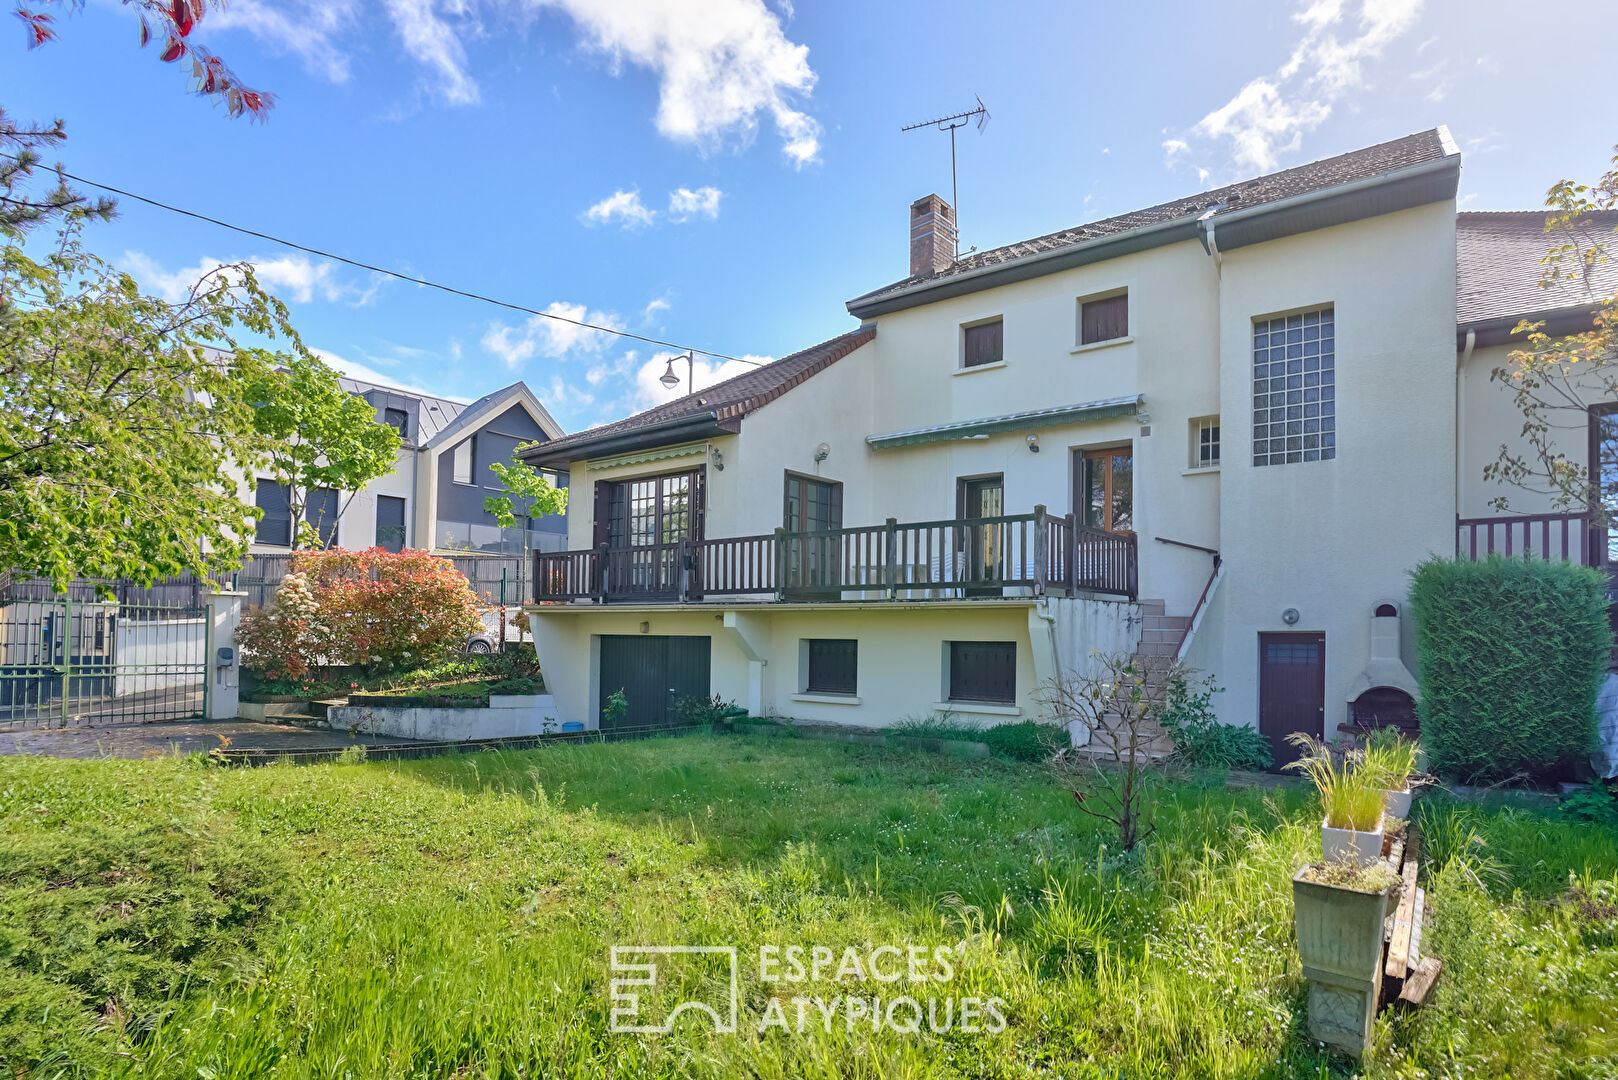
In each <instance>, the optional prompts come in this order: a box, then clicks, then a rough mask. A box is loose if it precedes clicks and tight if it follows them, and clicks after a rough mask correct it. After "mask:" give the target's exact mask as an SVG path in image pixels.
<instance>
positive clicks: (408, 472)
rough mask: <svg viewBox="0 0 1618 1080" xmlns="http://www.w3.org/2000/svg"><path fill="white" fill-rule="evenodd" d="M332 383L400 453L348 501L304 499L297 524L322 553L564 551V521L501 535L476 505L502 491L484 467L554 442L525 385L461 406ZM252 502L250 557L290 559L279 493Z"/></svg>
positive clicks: (327, 495) (265, 485) (265, 491)
mask: <svg viewBox="0 0 1618 1080" xmlns="http://www.w3.org/2000/svg"><path fill="white" fill-rule="evenodd" d="M339 382H340V383H341V384H342V387H343V389H344V390H346V391H348V392H349V393H351V394H354V395H356V396H358V397H363V398H364V399H365V400H366V401H368V402H370V404H371V405H372V406H373V407H374V408H375V409H376V418H377V420H378V421H380V422H382V423H386V424H390V425H392V426H393V427H394V428H395V429H396V430H397V431H398V432H399V437H400V439H401V445H400V447H399V457H398V464H397V467H396V468H395V469H394V470H393V472H391V473H389V474H388V475H387V476H383V477H380V478H378V479H376V480H373V481H371V482H370V483H369V484H367V485H366V486H365V488H364V489H363V490H361V491H359V492H356V493H354V497H353V498H352V499H349V498H348V495H347V493H343V492H336V491H331V490H323V491H316V492H311V493H310V494H309V497H308V500H307V503H306V508H305V517H306V518H307V520H308V521H309V522H310V524H312V525H314V526H315V527H316V528H317V529H318V530H319V531H320V533H321V538H322V540H323V541H324V542H325V543H326V545H327V546H328V547H344V548H368V547H372V546H380V547H385V548H388V549H390V550H392V551H398V550H401V549H402V548H406V547H410V548H426V549H429V550H432V551H438V552H472V553H483V554H497V555H525V554H527V553H528V552H529V551H534V550H537V551H555V550H559V549H560V548H562V547H564V546H565V542H566V536H567V518H566V515H565V514H556V515H550V516H546V517H540V518H534V519H531V520H529V521H528V522H526V527H523V526H519V527H517V528H511V529H501V528H500V526H499V525H498V524H496V522H495V520H494V516H493V515H492V514H489V513H488V512H487V511H485V510H484V509H483V499H484V497H485V496H488V495H497V494H499V493H500V492H501V491H502V490H503V488H502V486H501V484H500V480H499V477H497V476H496V475H495V474H494V473H493V472H491V471H490V470H489V465H490V464H491V463H493V462H509V461H510V460H511V457H512V453H513V451H514V450H515V449H516V448H517V446H518V444H520V443H527V442H541V443H543V442H546V441H549V440H551V439H555V438H558V437H560V436H561V434H562V429H561V427H560V426H559V425H558V424H557V423H556V421H555V420H553V419H551V415H550V413H548V412H546V411H545V406H544V405H542V404H540V402H539V399H538V398H537V397H535V396H534V393H533V391H532V390H530V389H528V386H527V385H526V384H525V383H521V382H517V383H512V384H511V385H510V386H507V387H504V388H502V389H499V390H496V391H494V392H493V393H492V394H485V395H484V396H483V397H481V398H479V399H478V400H476V401H474V402H472V403H471V404H466V403H464V402H459V401H450V400H448V399H447V398H438V397H431V396H429V395H427V394H421V393H417V392H415V391H412V390H401V389H399V388H398V387H394V386H383V385H381V384H379V383H372V382H363V381H361V380H359V379H349V378H342V379H340V380H339ZM553 482H554V483H557V484H558V485H560V486H566V484H567V473H566V470H565V469H564V470H562V471H561V472H560V473H559V474H558V475H555V476H553ZM253 498H254V499H255V501H256V503H257V505H258V507H259V509H261V510H263V511H264V517H263V518H262V519H261V520H260V521H259V523H258V534H257V536H256V538H255V540H254V543H253V551H254V552H255V553H259V554H263V553H271V552H277V551H287V550H290V545H291V540H292V521H291V513H290V511H289V509H288V505H287V492H286V488H285V486H284V485H282V484H277V483H275V482H274V481H272V480H267V479H264V478H258V479H257V480H256V483H255V485H254V491H253ZM345 507H346V508H345ZM339 514H340V515H341V516H340V517H339Z"/></svg>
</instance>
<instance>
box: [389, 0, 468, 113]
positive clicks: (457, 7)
mask: <svg viewBox="0 0 1618 1080" xmlns="http://www.w3.org/2000/svg"><path fill="white" fill-rule="evenodd" d="M385 6H386V8H387V11H388V15H389V17H390V18H391V19H392V20H393V29H394V31H395V32H396V33H397V34H398V35H399V40H400V41H402V42H404V47H405V51H406V52H407V53H409V54H410V55H411V56H412V57H414V58H415V59H416V60H418V61H420V62H421V63H423V64H425V65H427V67H429V68H431V69H432V70H433V71H434V72H436V74H437V76H438V85H437V90H438V93H439V94H440V95H442V96H443V98H444V100H445V101H447V102H449V103H450V104H451V105H474V104H476V103H477V101H478V98H479V97H480V94H479V92H478V84H477V83H476V82H475V81H474V80H473V78H472V76H471V75H469V74H467V71H466V49H465V47H464V46H463V45H462V44H461V39H460V36H459V34H458V33H457V32H456V30H455V28H454V27H452V26H451V25H450V24H449V23H448V22H447V21H445V20H444V18H443V17H442V16H441V14H440V11H441V9H442V10H443V11H444V12H445V13H447V14H450V15H455V16H461V17H465V16H466V15H467V13H468V8H467V6H466V4H465V3H462V2H458V0H447V2H446V3H442V4H440V3H435V2H434V0H385Z"/></svg>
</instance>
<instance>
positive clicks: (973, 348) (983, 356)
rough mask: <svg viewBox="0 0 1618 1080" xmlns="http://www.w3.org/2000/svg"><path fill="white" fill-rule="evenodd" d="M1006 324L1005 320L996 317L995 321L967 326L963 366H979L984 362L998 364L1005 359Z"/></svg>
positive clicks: (962, 359)
mask: <svg viewBox="0 0 1618 1080" xmlns="http://www.w3.org/2000/svg"><path fill="white" fill-rule="evenodd" d="M1005 325H1006V324H1005V321H1004V320H1002V319H996V320H994V321H993V322H986V323H978V324H977V325H976V326H968V327H966V328H965V330H964V337H965V350H966V351H965V353H963V354H962V358H961V366H962V367H979V366H981V365H983V364H998V363H1000V361H1002V360H1004V359H1005V358H1006V349H1005V333H1004V331H1005Z"/></svg>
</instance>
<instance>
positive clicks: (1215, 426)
mask: <svg viewBox="0 0 1618 1080" xmlns="http://www.w3.org/2000/svg"><path fill="white" fill-rule="evenodd" d="M1218 464H1219V417H1217V416H1199V417H1197V418H1195V419H1194V420H1192V421H1191V467H1192V468H1193V469H1211V468H1213V467H1214V466H1216V465H1218Z"/></svg>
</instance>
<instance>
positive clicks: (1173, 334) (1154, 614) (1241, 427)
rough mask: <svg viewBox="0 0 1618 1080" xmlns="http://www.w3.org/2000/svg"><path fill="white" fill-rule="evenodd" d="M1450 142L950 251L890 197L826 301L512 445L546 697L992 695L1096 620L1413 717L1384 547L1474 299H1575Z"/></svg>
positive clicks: (827, 708) (1413, 523)
mask: <svg viewBox="0 0 1618 1080" xmlns="http://www.w3.org/2000/svg"><path fill="white" fill-rule="evenodd" d="M1460 168H1461V158H1460V153H1459V151H1458V150H1457V148H1456V146H1455V144H1454V142H1453V141H1452V140H1451V138H1450V136H1449V133H1448V131H1447V130H1446V129H1444V128H1438V129H1435V130H1431V131H1426V132H1421V133H1419V134H1416V135H1411V136H1408V137H1406V138H1402V139H1397V140H1394V141H1392V142H1388V143H1383V144H1380V145H1378V146H1373V147H1369V148H1366V149H1363V150H1358V151H1355V152H1353V153H1348V154H1343V155H1341V156H1338V157H1334V158H1329V159H1326V160H1323V161H1318V162H1314V163H1312V164H1309V165H1304V166H1301V167H1298V168H1294V169H1288V170H1285V171H1283V172H1279V173H1275V174H1272V175H1269V176H1263V177H1259V178H1256V179H1253V180H1249V181H1245V182H1242V183H1239V184H1234V185H1231V186H1228V187H1224V188H1219V189H1216V190H1212V191H1205V192H1201V193H1199V194H1197V195H1193V196H1191V197H1188V198H1185V199H1180V200H1176V201H1174V202H1170V203H1164V204H1162V205H1158V206H1153V207H1148V208H1145V209H1142V210H1138V211H1135V212H1132V213H1129V214H1124V215H1121V216H1119V217H1115V218H1110V219H1107V220H1104V221H1098V222H1093V223H1090V224H1088V225H1082V226H1079V227H1077V228H1072V229H1067V230H1063V231H1061V232H1056V233H1051V234H1049V235H1047V236H1042V237H1037V238H1035V239H1032V240H1027V241H1023V242H1020V243H1015V244H1010V245H1007V246H1005V247H1001V248H996V249H993V250H989V251H984V252H979V253H975V254H971V255H968V256H966V257H964V258H960V259H957V258H956V257H955V230H954V221H953V212H952V211H951V208H950V207H949V205H948V204H947V203H945V202H944V201H943V200H942V199H939V198H938V197H937V196H929V197H927V198H925V199H922V200H919V201H918V202H916V203H915V204H913V205H912V207H911V208H910V213H909V226H910V274H909V275H908V276H907V277H905V278H903V279H902V280H899V281H896V282H894V283H892V284H891V285H887V286H885V287H883V288H880V289H876V290H874V291H872V292H869V293H866V294H864V295H862V296H859V297H857V298H855V299H853V300H851V301H849V303H848V309H849V312H850V313H851V314H852V315H854V316H855V317H856V318H858V319H859V320H861V322H860V325H859V327H858V328H857V329H855V330H851V331H850V332H848V333H846V334H843V335H841V336H839V337H836V338H833V339H831V340H830V341H827V342H823V343H821V344H820V345H816V346H814V347H813V348H810V349H807V350H805V351H803V352H800V353H797V354H795V355H792V356H788V357H785V358H783V359H781V360H778V361H776V362H774V363H773V364H771V365H769V366H767V367H764V368H761V369H759V370H757V371H752V372H748V373H746V374H744V375H741V376H739V377H737V378H734V379H731V380H729V381H727V382H724V383H721V384H719V385H716V386H713V387H710V388H708V389H705V390H702V391H699V392H698V393H696V394H694V395H691V396H687V397H683V398H680V399H679V400H676V401H674V402H671V403H668V404H665V405H662V406H659V407H657V408H654V409H651V410H649V411H647V412H644V413H641V414H639V415H637V416H633V417H630V418H628V419H626V420H623V421H619V422H617V423H614V424H609V425H606V426H604V427H600V428H595V429H593V430H590V431H586V432H582V433H579V434H576V435H572V436H568V437H566V438H562V439H557V440H553V441H552V442H550V443H547V444H545V445H544V446H541V447H538V448H536V449H535V450H533V451H532V452H530V453H529V454H528V455H527V457H528V459H529V460H530V461H532V462H534V463H537V464H541V465H544V466H546V467H549V468H566V469H568V470H569V471H570V473H571V476H572V479H573V484H574V486H575V488H576V489H578V490H579V492H580V497H579V498H578V500H577V501H576V503H575V505H574V507H573V512H572V513H571V514H570V515H569V525H568V548H569V550H568V551H567V552H563V553H548V554H542V555H538V556H536V568H535V581H536V588H537V592H536V600H537V601H538V603H537V604H536V605H535V606H534V607H533V608H532V609H531V610H532V611H533V612H534V614H535V616H536V617H535V619H534V625H535V628H536V629H535V637H536V641H537V643H538V646H539V649H540V656H541V659H542V661H543V663H544V665H545V672H546V682H547V685H548V686H549V687H550V688H551V690H552V691H553V692H554V694H555V695H556V701H557V707H558V709H559V710H560V713H561V717H560V718H562V719H566V720H580V721H583V722H585V723H586V724H588V725H591V726H594V725H595V724H597V723H598V721H599V717H600V715H601V704H602V701H603V700H604V698H605V697H606V695H608V694H610V693H612V692H613V691H614V690H618V689H623V691H624V693H625V697H626V699H627V700H628V702H629V705H630V715H629V718H628V719H627V721H626V722H627V723H630V724H641V723H656V722H659V721H661V720H663V719H665V718H667V716H668V714H669V711H670V709H671V708H672V703H673V702H675V701H677V700H678V699H679V698H681V697H685V696H690V695H696V696H706V695H707V694H710V693H712V694H718V695H721V696H723V697H726V698H731V699H735V700H736V701H738V702H739V703H741V704H743V705H745V706H747V707H748V708H749V709H750V710H752V711H755V712H764V713H775V714H778V715H781V716H786V717H795V718H801V719H810V720H821V721H834V722H843V723H853V724H863V725H882V724H887V723H891V722H893V721H894V720H897V719H899V718H902V717H906V716H919V715H925V714H927V713H929V712H932V711H935V710H942V709H947V710H949V711H951V712H952V713H954V714H956V715H957V716H959V717H961V718H963V719H969V720H974V721H978V722H983V723H990V722H996V721H999V720H1002V719H1006V718H1016V717H1035V716H1037V715H1039V713H1040V709H1041V695H1040V690H1041V687H1042V686H1043V685H1044V684H1046V683H1047V682H1048V681H1049V680H1051V679H1052V678H1054V677H1056V676H1057V675H1058V674H1059V673H1060V672H1061V671H1063V670H1065V669H1070V668H1072V667H1075V666H1077V665H1082V664H1084V663H1086V662H1088V658H1089V657H1090V656H1091V654H1092V652H1093V651H1094V650H1098V649H1099V650H1104V651H1123V652H1130V651H1137V650H1138V651H1140V652H1143V653H1151V654H1157V655H1180V656H1183V657H1184V658H1185V659H1186V660H1187V661H1188V662H1189V663H1190V664H1192V665H1193V666H1195V667H1197V668H1199V669H1202V670H1204V671H1206V672H1208V673H1211V674H1212V675H1213V677H1214V678H1215V679H1216V680H1217V681H1218V682H1219V684H1220V685H1221V686H1223V687H1224V688H1225V692H1224V693H1222V694H1219V695H1217V696H1216V699H1215V700H1216V705H1217V708H1218V710H1219V713H1220V715H1221V717H1222V719H1224V720H1225V721H1227V722H1233V723H1242V724H1253V725H1256V726H1258V727H1259V728H1260V729H1261V730H1262V731H1264V732H1265V733H1266V734H1268V735H1269V736H1270V737H1271V739H1272V741H1273V742H1274V744H1275V745H1276V747H1277V749H1278V750H1280V751H1281V752H1282V753H1283V755H1284V754H1285V748H1284V746H1283V745H1282V740H1283V738H1284V736H1285V735H1286V734H1287V733H1289V732H1292V731H1298V730H1302V731H1309V732H1312V733H1315V734H1326V735H1332V734H1335V732H1336V729H1337V727H1338V725H1340V724H1343V723H1346V722H1349V721H1350V719H1351V718H1352V717H1354V716H1355V710H1356V709H1358V710H1359V711H1360V712H1361V713H1362V714H1372V713H1374V714H1375V715H1376V716H1377V717H1379V718H1380V719H1382V720H1387V719H1400V718H1401V717H1404V716H1408V713H1409V711H1410V708H1411V702H1412V696H1413V695H1415V694H1416V693H1418V692H1419V690H1418V688H1417V686H1416V685H1415V681H1414V678H1413V676H1412V675H1411V673H1410V669H1411V668H1412V667H1413V666H1414V664H1413V661H1412V657H1411V651H1412V650H1411V636H1412V635H1411V634H1410V633H1409V629H1410V627H1409V617H1408V613H1407V612H1406V611H1405V605H1404V597H1405V595H1406V591H1407V586H1406V575H1407V573H1408V572H1409V570H1410V569H1411V568H1412V567H1413V566H1414V565H1415V564H1416V563H1417V562H1419V561H1420V560H1421V559H1423V558H1424V557H1426V556H1428V555H1429V554H1432V553H1441V554H1451V553H1454V552H1455V551H1456V550H1457V541H1458V534H1464V535H1466V536H1467V542H1468V544H1470V533H1468V532H1467V530H1469V529H1471V530H1474V531H1475V527H1474V526H1471V525H1464V524H1462V523H1461V520H1460V519H1462V518H1466V519H1470V518H1473V517H1481V516H1485V514H1486V513H1487V511H1486V509H1485V508H1486V505H1487V502H1488V499H1489V497H1490V496H1491V493H1490V492H1489V491H1487V490H1486V488H1485V485H1484V484H1483V481H1482V470H1483V467H1484V465H1485V464H1486V463H1487V461H1489V460H1493V457H1494V454H1495V453H1496V452H1497V451H1498V447H1499V445H1500V443H1501V442H1502V441H1504V440H1506V439H1509V438H1512V437H1514V433H1515V432H1516V430H1517V428H1519V427H1520V424H1521V422H1520V419H1516V420H1514V419H1513V417H1512V415H1511V408H1510V403H1509V400H1506V401H1505V402H1504V404H1502V398H1503V397H1504V395H1503V392H1502V391H1501V390H1500V388H1499V386H1498V384H1490V383H1489V380H1488V378H1487V372H1488V368H1489V366H1490V365H1491V364H1497V363H1498V362H1499V360H1500V355H1499V354H1501V353H1503V351H1504V349H1505V348H1506V347H1505V346H1504V345H1503V344H1502V342H1503V341H1504V338H1503V337H1501V336H1500V334H1501V329H1500V328H1501V327H1507V326H1509V325H1512V324H1514V323H1515V321H1516V319H1517V317H1518V316H1520V315H1522V314H1524V313H1526V312H1530V311H1537V310H1540V309H1541V308H1543V307H1547V306H1552V307H1554V306H1563V307H1566V308H1567V310H1566V311H1565V312H1563V315H1565V316H1566V318H1567V320H1568V321H1569V325H1572V324H1573V323H1574V322H1576V321H1577V319H1578V318H1583V319H1584V320H1585V321H1586V323H1587V322H1588V310H1589V305H1588V302H1587V301H1586V300H1585V299H1584V298H1582V297H1560V298H1553V302H1552V303H1549V304H1547V303H1546V302H1545V297H1544V296H1542V295H1540V294H1539V290H1538V288H1537V285H1536V282H1537V279H1538V268H1537V266H1536V265H1533V264H1534V263H1535V262H1537V258H1538V254H1536V253H1535V252H1536V251H1538V252H1542V251H1543V245H1544V244H1545V243H1546V241H1545V240H1544V238H1543V236H1542V235H1539V234H1538V233H1536V232H1535V229H1537V228H1538V226H1537V225H1535V227H1534V229H1531V228H1529V226H1530V225H1532V224H1534V222H1533V219H1534V218H1535V216H1536V215H1518V216H1516V217H1514V218H1513V220H1512V223H1511V228H1510V229H1509V230H1508V231H1509V232H1510V239H1509V241H1507V240H1500V241H1498V242H1497V240H1496V238H1495V237H1494V234H1493V233H1492V232H1491V231H1490V228H1491V226H1492V224H1493V223H1494V221H1495V219H1496V218H1499V217H1501V215H1470V214H1464V215H1459V217H1458V216H1457V213H1456V205H1455V192H1456V187H1457V184H1458V181H1459V176H1460ZM1508 217H1510V216H1509V215H1508ZM1541 223H1542V219H1541ZM1458 233H1459V235H1460V236H1461V237H1462V246H1461V255H1462V258H1461V262H1460V264H1459V267H1458V264H1457V235H1458ZM1536 243H1537V244H1538V245H1540V246H1539V247H1538V248H1537V249H1536V248H1535V246H1534V245H1535V244H1536ZM1485 268H1487V269H1488V272H1492V273H1495V274H1496V275H1497V276H1501V277H1511V278H1512V280H1513V281H1515V280H1516V276H1517V275H1519V274H1521V275H1526V280H1525V281H1524V283H1523V284H1521V285H1520V287H1517V286H1514V287H1513V288H1511V289H1504V288H1499V287H1495V286H1491V285H1486V284H1480V282H1479V280H1478V277H1479V275H1480V273H1483V272H1484V270H1485ZM1458 295H1459V296H1460V307H1459V310H1458V309H1457V296H1458ZM1564 302H1565V303H1564ZM1530 509H1532V507H1530ZM1536 520H1538V519H1536ZM1519 524H1520V523H1519ZM1543 524H1544V525H1545V527H1546V528H1550V527H1551V521H1550V519H1547V520H1546V521H1545V522H1544V523H1543ZM1561 527H1562V526H1561V524H1560V520H1559V519H1558V523H1557V524H1556V525H1555V528H1556V529H1557V530H1560V528H1561ZM1571 532H1572V535H1573V536H1574V545H1573V546H1574V554H1573V557H1583V558H1585V559H1587V560H1589V561H1594V560H1596V559H1598V558H1602V557H1604V555H1598V554H1596V553H1595V552H1594V551H1593V550H1591V547H1592V545H1591V543H1590V534H1589V531H1588V530H1587V529H1584V528H1583V526H1582V525H1581V524H1580V522H1578V521H1573V522H1572V523H1571ZM1480 535H1481V534H1480ZM1500 535H1501V536H1503V533H1502V534H1500ZM1557 535H1560V533H1559V532H1558V534H1557ZM1581 536H1582V537H1583V538H1584V540H1583V543H1584V545H1585V546H1584V547H1583V548H1580V539H1579V538H1580V537H1581ZM1501 542H1503V541H1501ZM1536 542H1537V541H1536ZM1485 546H1486V545H1485ZM1467 550H1470V547H1468V548H1467ZM1519 550H1520V548H1519ZM1581 552H1582V555H1581ZM1603 552H1604V545H1603Z"/></svg>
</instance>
